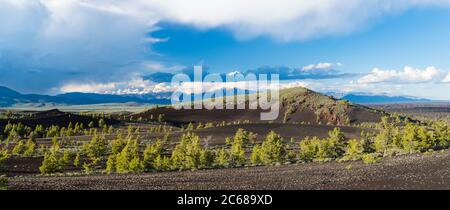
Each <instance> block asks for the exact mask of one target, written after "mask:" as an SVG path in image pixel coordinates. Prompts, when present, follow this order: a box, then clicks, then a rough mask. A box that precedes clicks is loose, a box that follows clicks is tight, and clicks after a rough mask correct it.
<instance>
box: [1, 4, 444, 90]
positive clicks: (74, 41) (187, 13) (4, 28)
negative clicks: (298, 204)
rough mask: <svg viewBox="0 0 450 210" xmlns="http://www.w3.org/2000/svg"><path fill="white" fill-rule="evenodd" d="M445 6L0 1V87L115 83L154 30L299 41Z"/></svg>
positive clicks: (140, 67)
mask: <svg viewBox="0 0 450 210" xmlns="http://www.w3.org/2000/svg"><path fill="white" fill-rule="evenodd" d="M449 4H450V0H383V1H380V0H346V1H342V0H279V1H273V0H242V1H231V0H185V1H180V0H164V1H163V0H90V1H86V0H0V14H1V18H0V71H1V74H2V75H1V77H0V83H2V85H8V86H11V87H14V88H18V89H19V90H25V91H37V92H39V91H45V90H46V89H50V88H51V87H55V86H60V85H61V84H66V82H67V81H68V80H79V82H85V83H86V81H91V80H95V83H102V84H104V83H110V82H111V81H118V80H120V81H123V79H124V77H133V75H135V74H136V73H139V72H142V71H146V70H148V69H149V66H146V64H148V63H149V61H151V62H150V63H155V60H157V59H160V57H159V56H160V55H158V54H157V53H155V52H151V44H152V43H155V42H161V41H163V42H164V41H167V39H155V38H152V37H149V34H151V32H153V31H155V30H158V29H159V28H158V23H160V22H173V23H178V24H184V25H188V26H193V27H196V28H199V29H211V28H225V29H226V30H228V31H230V32H231V33H233V34H234V35H235V36H236V37H237V38H240V39H250V38H254V37H257V36H268V37H271V38H273V39H274V40H277V41H304V40H308V39H313V38H316V37H321V36H329V35H332V36H333V35H345V34H348V33H352V32H354V31H357V30H359V29H360V28H361V27H365V26H367V25H370V23H371V22H372V21H371V20H373V19H375V18H379V17H383V16H386V15H391V14H395V13H398V12H402V11H405V10H407V9H410V8H414V7H421V6H443V5H445V6H447V5H449ZM168 38H169V39H170V37H168ZM169 41H170V40H169ZM155 57H156V58H155ZM321 67H326V65H325V66H321ZM150 68H156V69H157V68H160V66H159V67H158V65H154V64H153V65H150ZM42 78H46V82H45V83H43V82H42ZM19 79H20V81H19V82H17V81H18V80H19Z"/></svg>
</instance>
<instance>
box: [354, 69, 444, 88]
mask: <svg viewBox="0 0 450 210" xmlns="http://www.w3.org/2000/svg"><path fill="white" fill-rule="evenodd" d="M440 75H441V73H440V71H439V70H437V69H436V68H435V67H434V66H430V67H427V68H426V69H424V70H421V69H414V68H412V67H409V66H406V67H405V68H404V69H403V71H396V70H381V69H378V68H375V69H373V70H372V72H371V73H369V74H367V75H365V76H363V77H362V78H360V79H358V83H363V84H364V83H382V82H395V83H423V82H431V81H433V80H435V79H436V78H437V77H438V76H440Z"/></svg>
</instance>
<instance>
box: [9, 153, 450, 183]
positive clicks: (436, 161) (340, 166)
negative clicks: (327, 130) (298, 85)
mask: <svg viewBox="0 0 450 210" xmlns="http://www.w3.org/2000/svg"><path fill="white" fill-rule="evenodd" d="M349 165H351V167H349ZM10 189H33V190H50V189H51V190H53V189H55V190H77V189H88V190H94V189H95V190H119V189H120V190H122V189H125V190H142V189H144V190H159V189H164V190H198V189H200V190H213V189H225V190H251V189H253V190H255V189H256V190H263V189H269V190H285V189H289V190H300V189H317V190H322V189H447V190H448V189H450V151H449V150H446V151H443V152H436V153H432V154H428V155H405V156H399V157H393V158H386V159H384V160H383V161H381V162H379V163H376V164H372V165H365V164H363V163H361V162H349V163H336V162H329V163H307V164H292V165H280V166H264V167H250V168H233V169H216V170H201V171H181V172H161V173H146V174H140V175H90V176H61V177H36V176H25V177H16V178H11V179H10Z"/></svg>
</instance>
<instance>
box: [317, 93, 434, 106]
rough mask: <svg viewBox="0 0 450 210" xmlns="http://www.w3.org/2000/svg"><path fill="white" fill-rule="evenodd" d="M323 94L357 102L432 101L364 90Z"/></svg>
mask: <svg viewBox="0 0 450 210" xmlns="http://www.w3.org/2000/svg"><path fill="white" fill-rule="evenodd" d="M323 94H325V95H329V96H333V97H334V98H337V99H343V100H347V101H350V102H352V103H358V104H376V103H412V102H432V101H433V100H430V99H426V98H418V97H413V96H393V95H388V94H372V93H365V92H351V93H342V92H324V93H323Z"/></svg>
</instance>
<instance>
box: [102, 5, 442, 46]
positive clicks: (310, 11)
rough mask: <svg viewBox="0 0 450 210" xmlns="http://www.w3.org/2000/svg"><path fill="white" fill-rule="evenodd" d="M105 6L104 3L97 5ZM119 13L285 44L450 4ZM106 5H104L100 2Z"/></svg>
mask: <svg viewBox="0 0 450 210" xmlns="http://www.w3.org/2000/svg"><path fill="white" fill-rule="evenodd" d="M96 2H97V3H99V2H100V1H96ZM107 2H108V4H110V3H111V2H113V4H115V5H117V8H123V9H122V10H123V11H126V12H128V13H130V12H131V13H133V14H136V15H138V16H140V17H145V16H148V15H147V14H148V13H150V14H152V15H154V16H156V17H157V18H160V19H161V20H165V21H170V22H176V23H181V24H188V25H192V26H195V27H198V28H202V29H208V28H215V27H224V28H227V29H229V30H230V31H232V32H233V33H234V34H235V35H236V36H237V37H239V38H243V39H247V38H252V37H255V36H260V35H267V36H270V37H273V38H275V39H276V40H280V41H292V40H307V39H311V38H315V37H317V36H326V35H341V34H348V33H351V32H353V31H356V30H359V29H360V27H362V26H365V25H366V24H367V23H368V22H369V21H371V20H372V19H375V18H379V17H382V16H384V15H391V14H395V13H398V12H402V11H405V10H407V9H410V8H413V7H420V6H430V5H431V6H442V5H449V4H450V1H449V0H382V1H380V0H345V1H342V0H279V1H274V0H241V1H230V0H189V1H179V0H164V1H161V0H146V1H143V0H128V1H124V0H116V1H107ZM99 4H100V3H99Z"/></svg>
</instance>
